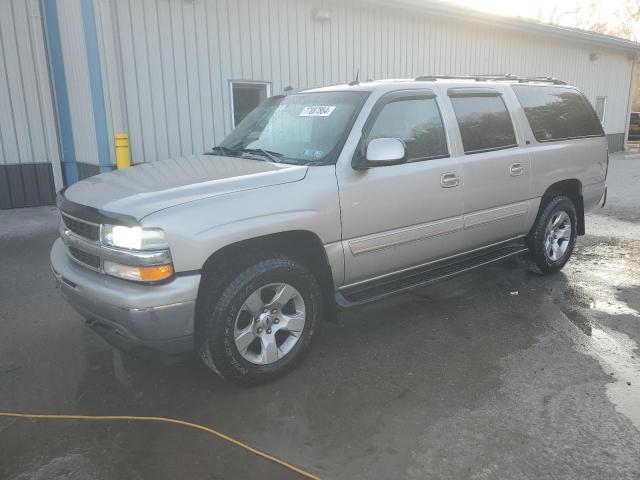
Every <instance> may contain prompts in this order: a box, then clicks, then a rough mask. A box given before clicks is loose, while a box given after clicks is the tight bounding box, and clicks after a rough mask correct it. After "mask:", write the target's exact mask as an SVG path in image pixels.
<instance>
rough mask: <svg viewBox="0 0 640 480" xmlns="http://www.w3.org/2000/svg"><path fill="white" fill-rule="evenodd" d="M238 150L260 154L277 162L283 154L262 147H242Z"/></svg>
mask: <svg viewBox="0 0 640 480" xmlns="http://www.w3.org/2000/svg"><path fill="white" fill-rule="evenodd" d="M238 151H239V152H242V153H249V154H252V155H260V156H262V157H266V158H267V159H269V161H271V162H273V163H279V162H280V161H281V159H282V157H283V156H284V155H282V154H281V153H278V152H272V151H271V150H265V149H263V148H242V149H240V150H238Z"/></svg>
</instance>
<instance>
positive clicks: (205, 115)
mask: <svg viewBox="0 0 640 480" xmlns="http://www.w3.org/2000/svg"><path fill="white" fill-rule="evenodd" d="M194 22H195V33H196V46H197V48H196V55H197V58H198V81H199V90H198V91H199V94H200V98H199V100H200V123H201V129H202V143H201V148H200V151H201V152H203V151H205V150H208V149H210V148H211V147H213V146H214V145H215V144H216V139H215V128H214V124H213V103H214V101H213V98H212V97H211V65H210V56H209V39H208V35H207V30H208V25H207V12H206V4H204V3H202V2H198V3H196V4H195V5H194Z"/></svg>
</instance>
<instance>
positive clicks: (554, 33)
mask: <svg viewBox="0 0 640 480" xmlns="http://www.w3.org/2000/svg"><path fill="white" fill-rule="evenodd" d="M368 1H369V2H370V3H375V4H379V5H386V6H395V7H398V8H402V9H404V10H407V9H409V10H418V11H421V12H422V13H426V14H429V15H433V16H438V17H442V18H450V19H453V20H458V21H466V22H472V23H475V24H484V25H487V26H491V27H498V28H503V29H507V30H517V31H525V32H529V33H533V34H539V35H544V36H547V37H554V38H559V39H564V40H568V41H572V42H578V43H583V44H587V45H591V46H597V47H605V48H610V49H616V50H622V51H625V52H628V53H633V54H638V53H640V43H638V42H633V41H631V40H625V39H624V38H618V37H612V36H610V35H604V34H602V33H595V32H589V31H586V30H580V29H578V28H571V27H563V26H560V25H551V24H547V23H541V22H537V21H534V20H525V19H522V18H515V17H504V16H501V15H493V14H490V13H484V12H479V11H476V10H472V9H468V8H464V7H460V6H457V5H453V4H450V3H445V2H439V1H433V0H368Z"/></svg>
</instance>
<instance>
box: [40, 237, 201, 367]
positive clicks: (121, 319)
mask: <svg viewBox="0 0 640 480" xmlns="http://www.w3.org/2000/svg"><path fill="white" fill-rule="evenodd" d="M51 267H52V270H53V273H54V275H55V277H56V280H57V282H58V284H59V285H60V290H61V291H62V294H63V296H64V297H65V299H66V300H67V301H68V302H69V303H70V304H71V306H73V307H74V308H75V309H76V310H77V311H78V312H79V313H80V314H81V315H82V316H83V317H84V318H85V319H86V320H87V324H88V325H90V326H91V327H92V328H93V329H94V330H95V331H96V332H97V333H98V334H99V335H100V336H102V337H103V338H104V339H105V340H107V341H108V342H109V343H111V344H112V345H114V346H116V347H118V348H121V349H125V350H138V349H151V350H155V351H158V352H162V353H169V354H177V353H183V352H186V351H190V350H193V331H194V318H195V306H196V298H197V295H198V287H199V285H200V275H199V274H191V275H185V276H178V277H176V278H174V279H173V280H171V281H170V282H168V283H165V284H161V285H152V286H148V285H138V284H135V283H133V282H128V281H125V280H120V279H117V278H113V277H109V276H107V275H104V274H101V273H97V272H93V271H91V270H89V269H86V268H83V267H82V266H80V265H77V264H76V263H75V262H73V261H72V260H71V259H70V258H69V254H68V251H67V247H66V246H65V245H64V243H63V242H62V241H61V240H60V239H58V240H56V242H55V243H54V245H53V248H52V249H51Z"/></svg>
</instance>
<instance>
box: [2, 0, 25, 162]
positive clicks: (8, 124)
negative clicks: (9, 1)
mask: <svg viewBox="0 0 640 480" xmlns="http://www.w3.org/2000/svg"><path fill="white" fill-rule="evenodd" d="M5 7H6V5H5ZM2 8H3V6H2V5H1V4H0V15H2V13H3V12H2ZM2 36H3V35H2V25H1V24H0V146H1V147H2V149H1V150H0V155H2V158H1V162H0V163H18V162H19V161H20V154H19V153H18V141H17V132H16V123H15V121H14V119H13V107H12V105H11V92H10V91H9V67H8V66H7V63H6V58H5V57H6V56H5V55H4V51H5V47H4V42H3V41H2ZM11 71H12V72H13V71H14V70H13V69H11Z"/></svg>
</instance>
